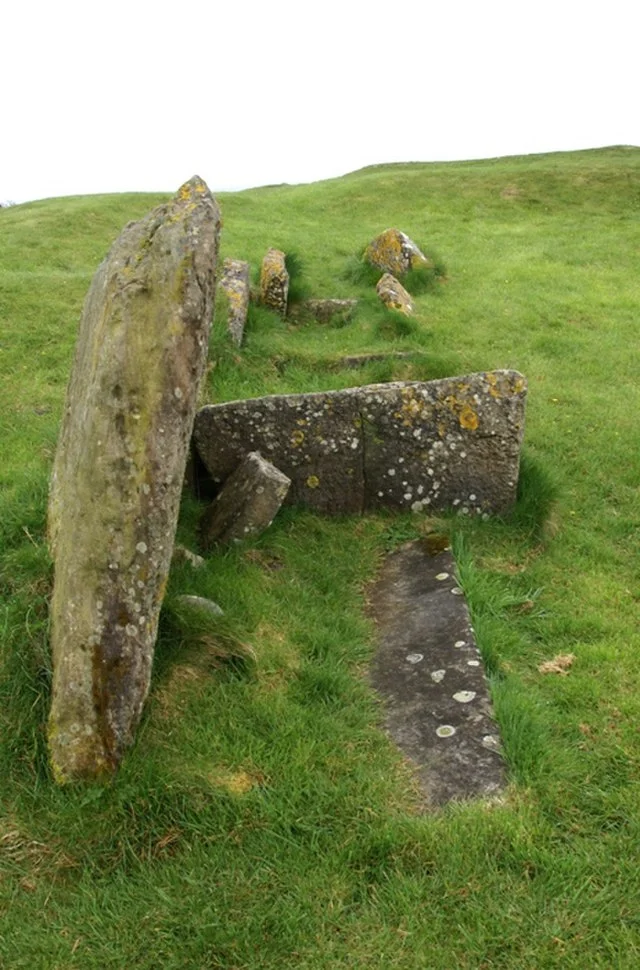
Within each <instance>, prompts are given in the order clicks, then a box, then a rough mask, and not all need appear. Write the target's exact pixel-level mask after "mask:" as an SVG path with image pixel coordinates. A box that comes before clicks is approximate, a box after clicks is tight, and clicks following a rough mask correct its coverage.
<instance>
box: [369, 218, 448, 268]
mask: <svg viewBox="0 0 640 970" xmlns="http://www.w3.org/2000/svg"><path fill="white" fill-rule="evenodd" d="M364 258H365V260H366V261H367V262H368V263H371V265H372V266H375V267H376V269H381V270H383V271H384V272H385V273H391V274H392V275H393V276H404V274H405V273H408V272H409V270H410V269H417V268H418V267H420V266H424V267H431V266H432V265H433V264H432V262H431V260H430V259H427V257H426V256H425V255H424V253H423V252H422V251H421V250H420V249H419V248H418V246H416V244H415V243H414V242H413V240H412V239H410V238H409V236H407V234H406V232H401V231H400V230H399V229H385V231H384V232H382V233H380V235H379V236H376V238H375V239H372V241H371V242H370V243H369V245H368V246H367V248H366V249H365V252H364Z"/></svg>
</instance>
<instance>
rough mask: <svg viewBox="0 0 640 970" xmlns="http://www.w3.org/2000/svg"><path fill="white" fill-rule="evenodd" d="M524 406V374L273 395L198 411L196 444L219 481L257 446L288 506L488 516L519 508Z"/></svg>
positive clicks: (328, 510) (331, 511)
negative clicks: (286, 486)
mask: <svg viewBox="0 0 640 970" xmlns="http://www.w3.org/2000/svg"><path fill="white" fill-rule="evenodd" d="M525 399H526V381H525V379H524V378H523V377H522V375H521V374H518V373H517V372H516V371H492V372H487V373H481V374H471V375H468V376H465V377H452V378H446V379H444V380H437V381H427V382H417V381H414V382H396V383H389V384H370V385H366V386H363V387H353V388H347V389H346V390H342V391H328V392H326V393H325V392H315V393H311V394H286V395H274V396H270V397H262V398H253V399H249V400H244V401H231V402H229V403H227V404H213V405H208V406H206V407H204V408H202V409H201V410H200V411H199V412H198V414H197V415H196V420H195V424H194V441H195V445H196V448H197V450H198V453H199V455H200V457H201V459H202V461H203V463H204V465H205V466H206V468H207V470H208V472H209V474H210V475H211V477H212V478H213V480H214V482H216V483H219V484H222V483H223V482H225V481H226V479H227V478H228V477H229V476H230V475H231V474H232V473H233V472H234V470H235V469H236V468H237V466H238V465H239V464H240V462H241V461H242V459H243V458H244V456H245V455H246V454H247V452H249V451H259V452H260V454H262V455H263V457H264V458H265V459H267V460H268V461H270V462H272V463H273V464H274V465H276V466H277V467H278V468H279V469H280V470H281V471H282V472H284V474H285V475H287V477H288V478H290V479H291V489H290V491H289V495H288V498H287V502H288V504H299V505H305V506H307V507H310V508H312V509H316V510H317V511H320V512H325V513H329V514H336V515H338V514H345V513H354V512H355V513H358V512H362V511H363V510H365V509H370V508H378V507H386V508H394V509H403V510H406V511H408V510H411V511H413V512H423V511H433V510H444V509H457V511H458V512H459V514H460V515H489V514H491V513H502V512H506V511H507V510H508V509H509V508H510V507H511V505H512V504H513V502H514V501H515V497H516V488H517V482H518V470H519V461H520V447H521V443H522V437H523V433H524V410H525Z"/></svg>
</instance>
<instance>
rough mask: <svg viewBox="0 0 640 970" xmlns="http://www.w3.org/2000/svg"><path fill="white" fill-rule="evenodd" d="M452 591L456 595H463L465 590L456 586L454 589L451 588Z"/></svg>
mask: <svg viewBox="0 0 640 970" xmlns="http://www.w3.org/2000/svg"><path fill="white" fill-rule="evenodd" d="M451 592H452V593H453V595H454V596H462V595H463V591H462V590H461V589H460V587H459V586H454V587H453V589H452V590H451Z"/></svg>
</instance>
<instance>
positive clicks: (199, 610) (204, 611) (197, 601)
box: [173, 593, 224, 618]
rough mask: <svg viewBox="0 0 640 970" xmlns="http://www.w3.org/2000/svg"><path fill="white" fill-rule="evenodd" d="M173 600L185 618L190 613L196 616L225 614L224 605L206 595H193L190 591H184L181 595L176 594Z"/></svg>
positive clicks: (207, 616)
mask: <svg viewBox="0 0 640 970" xmlns="http://www.w3.org/2000/svg"><path fill="white" fill-rule="evenodd" d="M173 602H174V604H175V606H176V607H177V608H178V612H179V613H180V614H181V616H182V617H183V618H184V617H185V615H186V616H188V615H189V614H194V615H195V616H196V617H198V616H202V617H203V618H211V617H215V616H224V610H223V609H222V607H220V606H218V604H217V603H215V602H214V601H213V600H210V599H207V598H206V597H204V596H192V595H190V594H188V593H182V594H181V595H180V596H176V597H175V598H174V601H173Z"/></svg>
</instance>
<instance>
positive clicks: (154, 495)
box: [48, 177, 220, 783]
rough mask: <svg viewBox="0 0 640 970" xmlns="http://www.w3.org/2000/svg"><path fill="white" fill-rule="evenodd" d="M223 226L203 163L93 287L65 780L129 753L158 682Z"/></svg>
mask: <svg viewBox="0 0 640 970" xmlns="http://www.w3.org/2000/svg"><path fill="white" fill-rule="evenodd" d="M219 231H220V214H219V210H218V206H217V204H216V202H215V201H214V199H213V198H212V196H211V194H210V193H209V190H208V188H207V186H206V185H205V183H204V182H203V181H202V180H201V179H199V178H197V177H194V178H193V179H191V181H189V182H187V183H186V184H185V185H183V186H182V188H181V189H180V190H179V191H178V193H177V195H176V196H175V197H174V198H173V199H172V200H171V201H170V202H169V203H167V204H165V205H162V206H159V207H158V208H157V209H154V210H153V211H152V212H151V213H149V214H148V215H147V216H146V217H145V218H144V219H142V220H141V221H140V222H136V223H130V224H129V225H128V226H126V228H125V229H124V230H123V232H122V233H121V235H120V237H119V238H118V239H117V241H116V242H115V243H114V245H113V247H112V249H111V251H110V252H109V254H108V256H107V257H106V259H105V260H104V261H103V263H102V264H101V265H100V267H99V268H98V270H97V272H96V274H95V276H94V278H93V281H92V283H91V286H90V289H89V292H88V295H87V298H86V301H85V305H84V309H83V313H82V319H81V323H80V332H79V336H78V343H77V348H76V355H75V361H74V364H73V369H72V373H71V379H70V382H69V387H68V390H67V400H66V405H65V411H64V418H63V423H62V429H61V434H60V440H59V442H58V449H57V453H56V457H55V462H54V467H53V477H52V480H51V493H50V499H49V519H48V532H49V542H50V548H51V552H52V556H53V559H54V563H55V579H54V588H53V598H52V603H51V643H52V652H53V700H52V706H51V714H50V718H49V750H50V757H51V764H52V768H53V773H54V777H55V779H56V781H58V782H60V783H63V782H67V781H73V780H75V779H82V778H85V779H96V778H100V777H104V776H107V775H109V774H110V773H112V772H113V771H114V770H115V769H116V768H117V766H118V764H119V762H120V760H121V758H122V755H123V753H124V751H125V749H126V747H127V746H128V745H129V744H131V742H132V740H133V737H134V732H135V729H136V726H137V724H138V721H139V719H140V715H141V712H142V706H143V703H144V700H145V697H146V695H147V691H148V688H149V678H150V673H151V663H152V659H153V650H154V645H155V640H156V633H157V626H158V615H159V611H160V605H161V603H162V599H163V596H164V591H165V585H166V581H167V575H168V572H169V566H170V562H171V554H172V550H173V543H174V537H175V530H176V522H177V516H178V505H179V500H180V493H181V489H182V483H183V478H184V473H185V464H186V457H187V449H188V444H189V435H190V433H191V427H192V424H193V417H194V414H195V409H196V402H197V395H198V385H199V382H200V378H201V376H202V373H203V370H204V366H205V362H206V356H207V347H208V340H209V331H210V326H211V313H212V301H213V296H214V286H215V284H214V279H215V268H216V260H217V252H218V238H219Z"/></svg>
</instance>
